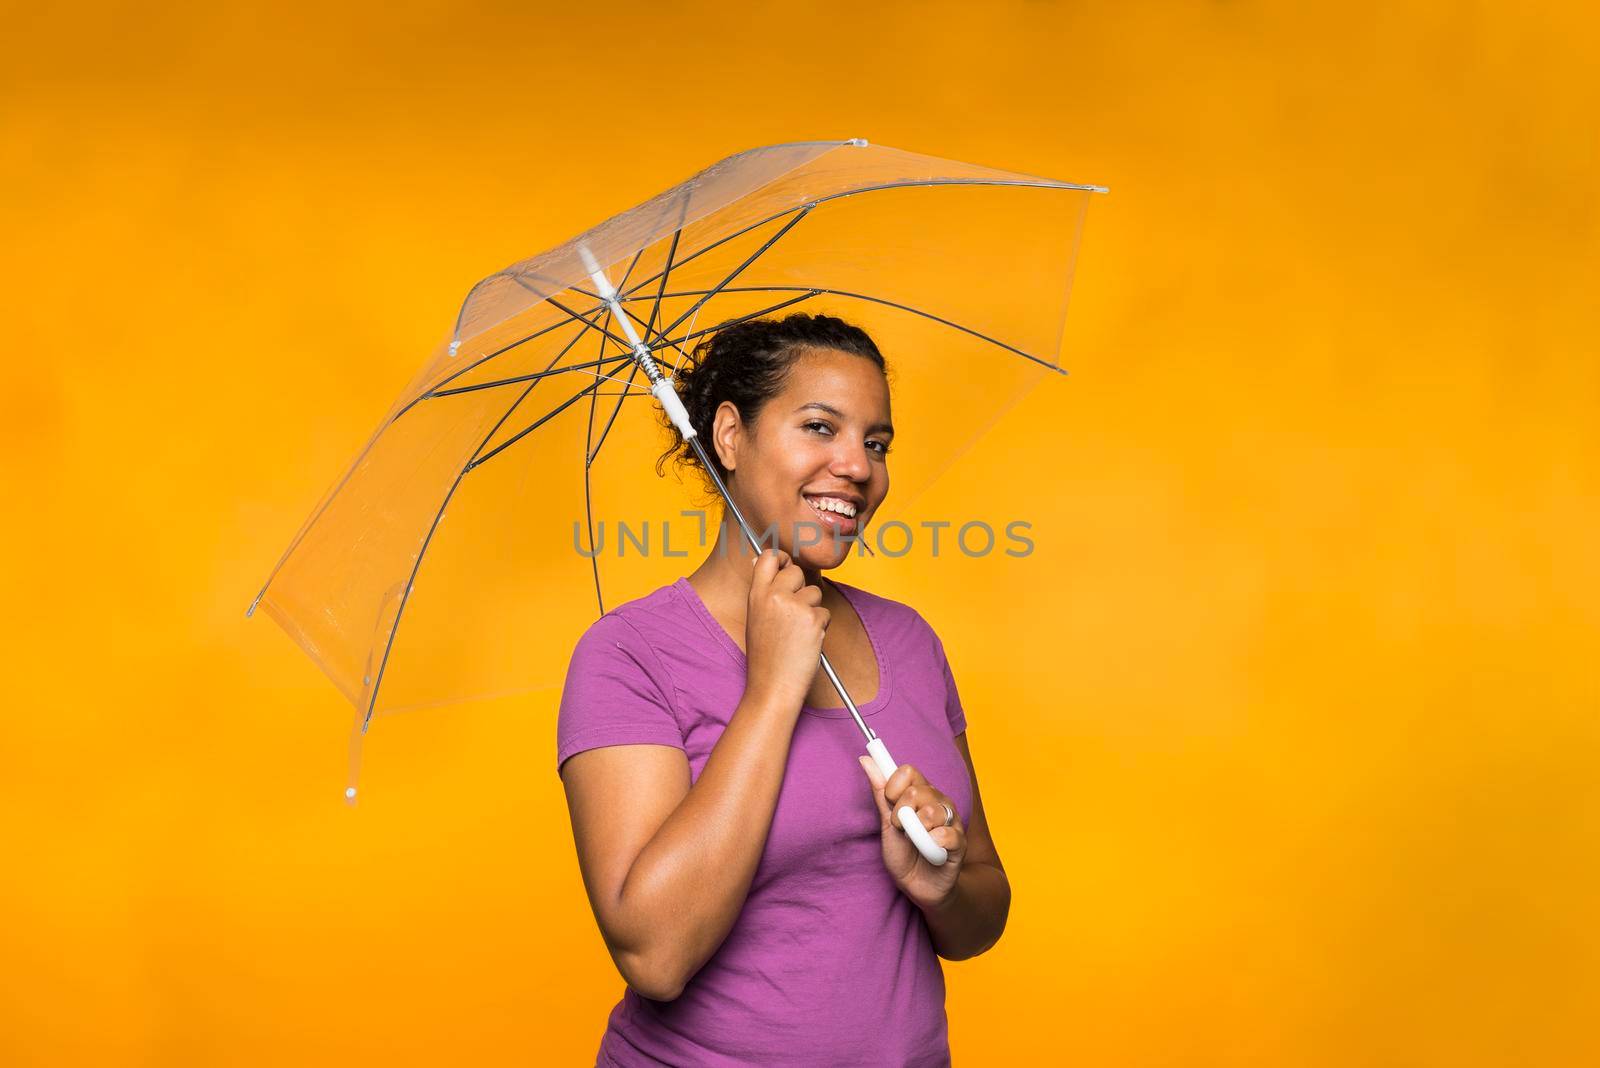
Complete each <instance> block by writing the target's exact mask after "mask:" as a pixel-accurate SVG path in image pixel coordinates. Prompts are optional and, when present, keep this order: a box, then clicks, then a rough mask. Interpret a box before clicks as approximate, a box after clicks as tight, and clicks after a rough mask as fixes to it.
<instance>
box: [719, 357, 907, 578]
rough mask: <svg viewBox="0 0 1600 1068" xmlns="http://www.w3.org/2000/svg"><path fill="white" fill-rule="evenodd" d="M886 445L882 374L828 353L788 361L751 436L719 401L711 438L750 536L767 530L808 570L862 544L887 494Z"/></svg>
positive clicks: (858, 360) (889, 432)
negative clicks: (780, 385)
mask: <svg viewBox="0 0 1600 1068" xmlns="http://www.w3.org/2000/svg"><path fill="white" fill-rule="evenodd" d="M893 437H894V429H893V427H892V426H891V420H890V418H889V383H888V380H887V379H886V378H885V377H884V373H883V371H882V370H880V369H879V367H878V365H877V364H876V363H874V362H873V361H872V360H870V359H867V358H866V357H864V356H856V355H854V354H852V353H848V352H839V351H837V350H835V349H814V350H809V351H807V352H805V353H803V354H802V355H800V356H798V357H796V359H795V361H794V363H793V365H792V366H791V367H790V370H789V375H788V378H787V380H786V381H785V382H784V385H783V388H782V389H781V390H780V391H779V392H778V393H777V395H775V396H774V397H773V398H772V399H771V400H769V401H768V402H767V403H766V405H765V407H763V408H762V409H761V411H760V413H759V414H758V416H757V418H756V422H755V426H754V427H753V428H752V427H751V426H750V425H749V424H748V423H742V422H741V421H740V420H739V418H738V410H737V409H736V408H735V407H734V406H733V404H732V403H730V402H726V401H724V402H723V404H722V407H721V408H720V409H719V410H718V412H717V416H716V422H715V426H714V429H713V439H714V441H715V444H716V447H717V451H718V454H719V456H720V457H721V459H722V462H723V464H724V466H726V467H727V468H728V470H729V472H730V477H729V479H728V491H729V492H730V493H731V494H733V498H734V500H735V501H736V502H737V503H738V505H739V509H740V511H742V512H743V513H744V517H745V519H746V520H747V521H748V522H749V523H750V526H751V528H752V529H753V530H754V531H755V533H756V535H757V536H758V537H762V536H765V535H766V532H767V531H768V530H770V529H772V528H774V527H775V528H776V530H777V532H778V544H779V545H780V546H781V547H782V548H783V550H784V551H785V552H787V553H788V554H789V555H790V556H791V557H794V558H795V559H796V560H797V561H798V562H799V563H800V566H801V567H802V568H805V569H806V570H815V571H821V570H826V569H828V568H834V567H838V566H839V564H841V563H843V562H844V559H845V557H846V556H847V555H849V553H850V552H851V551H852V550H853V549H854V543H853V542H851V541H846V540H844V539H845V538H846V537H847V536H854V537H860V536H861V534H862V532H863V531H864V530H865V529H866V526H867V523H868V521H869V520H870V519H871V517H872V514H873V513H874V512H875V511H876V510H877V508H878V506H879V505H880V504H882V503H883V499H884V497H886V496H887V495H888V493H889V464H888V460H887V453H888V451H889V442H890V441H891V440H892V439H893ZM768 544H770V540H769V541H768Z"/></svg>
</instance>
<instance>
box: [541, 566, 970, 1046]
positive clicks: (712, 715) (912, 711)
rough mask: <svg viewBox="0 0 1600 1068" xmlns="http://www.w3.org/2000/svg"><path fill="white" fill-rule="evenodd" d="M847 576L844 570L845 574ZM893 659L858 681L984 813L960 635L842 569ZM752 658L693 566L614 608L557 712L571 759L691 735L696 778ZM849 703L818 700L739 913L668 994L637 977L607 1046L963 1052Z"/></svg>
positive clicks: (941, 776)
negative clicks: (644, 992) (963, 688)
mask: <svg viewBox="0 0 1600 1068" xmlns="http://www.w3.org/2000/svg"><path fill="white" fill-rule="evenodd" d="M830 581H831V580H830ZM834 585H835V586H837V587H838V588H839V589H840V591H841V592H842V593H843V594H844V595H845V596H846V597H847V598H848V599H849V601H850V603H851V605H853V606H854V608H855V610H856V613H857V614H858V615H859V616H860V617H861V622H862V624H863V626H864V627H865V628H866V632H867V636H868V638H869V639H870V640H871V643H872V650H873V652H874V654H876V656H877V659H878V674H879V682H878V692H877V694H875V695H872V699H871V700H870V701H867V702H866V703H864V704H863V703H862V702H861V700H860V698H861V697H865V696H868V695H867V694H864V693H863V694H854V693H853V694H851V697H852V698H854V699H856V706H857V708H859V709H860V711H861V715H862V716H863V717H864V718H865V719H866V720H867V721H868V724H869V725H870V726H871V727H872V729H873V730H874V731H876V732H877V733H878V734H879V735H880V736H881V737H882V738H883V740H884V744H885V745H887V746H888V747H889V752H890V754H891V755H892V756H893V757H894V759H895V760H896V761H897V762H899V763H901V764H913V765H915V766H916V767H917V769H918V770H919V771H921V772H922V773H923V774H924V775H926V776H927V777H928V781H929V782H931V783H932V784H933V785H934V786H936V787H937V788H938V789H940V790H942V791H944V793H945V794H946V795H948V796H949V797H950V798H951V799H952V803H953V804H954V805H955V806H956V809H957V811H958V812H959V813H961V815H962V816H963V818H965V817H966V816H967V814H968V813H970V812H971V805H972V784H971V781H970V779H969V778H968V775H967V765H966V762H965V761H964V760H963V759H962V756H961V752H960V750H958V749H957V748H956V746H955V743H954V738H955V736H956V735H958V734H960V733H961V732H962V731H964V730H966V726H967V725H966V717H965V715H964V714H963V712H962V708H961V700H960V698H959V696H958V695H957V693H956V686H955V680H954V677H953V676H952V674H951V671H950V665H949V662H948V661H947V660H946V659H945V654H944V647H943V645H942V644H941V643H940V641H939V638H938V635H936V634H935V633H934V632H933V628H932V627H930V626H929V625H928V623H927V622H926V621H925V620H924V619H923V618H922V616H920V615H919V614H918V613H917V612H916V610H915V609H912V608H910V607H909V606H907V605H904V604H901V603H900V602H898V601H892V600H889V599H888V598H885V597H879V596H877V595H875V594H871V593H868V592H866V591H865V590H860V589H857V588H855V587H853V586H847V585H845V584H844V583H842V582H835V583H834ZM744 681H745V658H744V653H742V652H741V651H740V649H739V646H738V645H737V644H736V643H735V642H734V641H733V639H732V638H731V637H730V636H729V635H728V632H727V631H726V630H724V629H723V628H722V624H720V623H718V622H717V620H716V618H715V617H714V616H712V615H711V612H710V610H709V609H707V608H706V606H705V602H703V601H702V600H701V599H700V595H699V594H698V593H697V592H696V591H695V589H694V587H693V586H691V585H690V584H689V580H688V579H687V578H680V579H678V581H677V582H675V583H673V584H672V585H670V586H663V587H661V588H660V589H658V590H656V591H655V592H654V593H651V594H649V595H647V596H645V597H641V598H639V599H637V600H634V601H629V602H628V603H626V604H622V605H619V606H617V607H616V608H614V609H612V610H611V611H609V612H607V613H606V614H605V615H603V616H601V617H600V619H599V620H597V621H596V622H595V623H594V624H593V625H592V626H591V627H590V628H589V629H588V630H587V631H586V632H585V633H584V635H583V637H582V638H581V639H580V640H579V642H578V645H577V648H576V650H575V651H574V652H573V655H572V662H571V665H570V667H569V668H568V672H567V681H566V688H565V690H564V691H563V692H562V695H561V710H560V714H559V716H558V720H557V726H556V765H557V768H558V769H559V768H560V765H561V764H562V762H564V761H565V760H566V759H567V758H568V757H570V756H572V755H573V754H574V753H579V752H582V751H583V750H585V749H594V748H597V747H600V746H607V745H628V744H635V743H654V744H658V745H671V746H676V747H678V748H680V749H682V750H683V751H684V753H685V754H686V755H687V757H688V761H689V771H690V776H691V781H697V780H698V779H699V777H700V772H701V770H702V769H703V768H704V767H705V764H706V760H707V759H708V758H709V757H710V755H711V750H712V747H713V746H715V745H716V744H717V740H718V739H719V738H721V737H722V732H723V729H724V728H725V727H727V725H728V722H729V720H730V719H731V718H732V716H733V714H734V711H735V709H736V708H737V707H738V704H739V699H740V698H741V697H742V696H743V694H744ZM865 752H866V739H865V738H863V737H862V735H861V731H860V729H859V728H857V727H856V725H855V722H854V721H853V720H852V719H851V718H850V713H849V712H848V711H846V710H845V709H844V708H843V707H842V706H841V707H838V708H812V707H810V706H809V705H808V706H806V707H805V708H804V709H803V711H802V713H801V715H800V717H799V720H798V722H797V723H796V725H795V729H794V735H793V738H792V740H791V742H790V745H789V758H788V764H787V767H786V769H785V771H784V777H783V785H782V788H781V789H780V791H779V794H778V803H777V808H776V809H775V811H774V812H773V816H772V825H771V829H770V831H769V832H768V835H767V841H766V847H765V849H764V851H763V852H762V855H761V862H760V864H759V866H758V867H757V868H756V872H755V877H754V879H753V880H752V882H751V885H750V892H749V894H748V895H747V896H746V898H745V902H744V906H743V908H742V909H741V910H740V913H739V917H738V919H737V920H735V921H734V925H733V927H732V929H730V930H729V932H728V936H727V938H726V939H724V941H723V943H722V945H721V946H720V947H718V949H717V951H716V953H714V954H713V955H712V956H711V959H710V960H708V961H707V962H706V963H705V965H704V966H703V967H702V968H701V969H700V970H699V971H698V972H696V973H695V975H694V976H693V977H692V978H691V979H690V980H689V982H688V984H687V985H686V986H685V987H684V990H683V993H682V994H680V995H679V996H678V997H677V998H675V999H673V1000H672V1001H654V1000H652V999H650V998H646V997H643V996H641V995H640V994H638V993H636V992H635V991H634V990H633V989H632V988H631V987H628V988H626V989H625V992H624V994H623V997H622V1000H621V1001H620V1002H619V1003H618V1004H617V1006H616V1007H615V1008H614V1009H612V1011H611V1016H610V1018H609V1019H608V1020H607V1022H606V1031H605V1035H604V1037H603V1039H602V1040H601V1044H600V1052H599V1056H598V1060H597V1061H596V1063H597V1064H598V1065H602V1066H606V1068H612V1066H615V1068H639V1066H650V1068H656V1066H659V1065H674V1066H677V1065H693V1066H696V1068H723V1066H732V1065H739V1066H749V1065H761V1066H764V1068H782V1066H788V1065H795V1066H802V1065H803V1066H805V1068H816V1066H818V1065H830V1066H833V1065H863V1066H867V1065H870V1066H872V1068H890V1066H894V1068H901V1066H916V1068H927V1066H932V1065H948V1064H949V1063H950V1046H949V1038H948V1030H947V1023H946V1018H945V1009H944V999H945V987H944V972H943V970H942V968H941V965H940V962H939V957H938V955H937V954H936V953H935V952H934V949H933V942H932V938H931V936H930V935H929V933H928V927H927V923H926V921H925V920H924V919H923V917H922V913H921V912H920V911H919V910H918V909H917V907H916V906H915V905H913V904H912V903H911V901H910V899H908V898H907V897H906V896H905V895H904V894H902V893H901V892H900V891H899V890H898V889H897V888H896V887H895V885H894V882H893V880H892V879H890V877H889V873H888V872H887V871H885V870H884V867H883V853H882V846H881V844H880V842H879V832H878V826H879V817H878V810H877V808H876V806H875V804H874V802H873V798H872V793H871V785H870V783H869V782H868V781H867V776H866V773H865V772H864V771H862V769H861V765H860V764H859V763H858V762H857V760H856V758H857V756H858V755H861V754H864V753H865Z"/></svg>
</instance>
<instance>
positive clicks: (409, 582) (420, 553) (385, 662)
mask: <svg viewBox="0 0 1600 1068" xmlns="http://www.w3.org/2000/svg"><path fill="white" fill-rule="evenodd" d="M586 333H587V331H584V330H580V331H578V333H576V334H575V335H573V337H572V340H570V341H568V342H567V343H566V345H565V346H563V347H562V349H561V351H560V352H558V353H556V355H555V357H554V359H552V360H551V361H550V365H551V366H554V364H555V362H556V360H559V359H561V357H563V356H565V355H566V354H567V353H568V352H569V351H570V350H571V349H572V346H574V345H576V344H577V343H578V342H579V341H580V340H581V339H582V338H583V337H584V335H585V334H586ZM538 384H539V383H538V381H537V380H535V381H532V382H529V383H528V388H527V389H525V390H523V391H522V392H521V393H520V394H519V395H518V396H517V399H516V400H514V401H512V402H511V405H510V406H509V407H508V408H506V410H505V414H503V415H502V416H500V418H499V419H498V420H496V421H495V424H494V426H493V427H491V428H490V429H489V433H488V434H486V435H484V439H483V440H482V441H481V442H479V443H478V447H477V448H476V449H474V450H473V452H472V457H473V458H472V459H470V460H468V461H467V464H466V466H465V467H463V468H462V469H461V470H460V471H458V472H456V477H455V481H454V482H452V483H450V490H449V492H447V493H446V494H445V495H444V500H443V501H441V502H440V503H439V509H438V511H436V512H434V513H433V522H432V523H431V524H429V526H428V533H427V535H426V536H425V537H424V538H423V539H422V547H421V548H419V549H418V550H417V558H416V560H415V561H413V562H412V564H411V575H410V576H409V577H408V578H407V579H406V587H405V592H404V593H402V594H401V595H400V606H399V607H398V608H396V609H395V613H394V623H393V624H391V625H390V627H389V639H388V641H387V642H385V643H384V647H383V659H382V660H381V661H380V662H379V663H378V675H377V678H376V679H375V680H373V683H372V695H371V697H370V698H369V699H368V701H367V713H366V715H365V716H364V717H362V720H361V733H363V734H365V733H366V731H367V725H368V724H370V723H371V722H372V713H373V710H374V709H376V708H377V707H378V690H379V688H380V687H381V686H382V685H383V673H384V671H385V670H386V669H387V668H388V666H389V654H390V652H392V651H393V649H394V638H395V635H396V634H398V633H400V619H401V617H402V616H404V615H405V611H406V605H407V604H408V603H410V601H411V588H412V586H413V585H414V584H415V583H416V581H417V572H418V571H419V570H421V568H422V560H423V558H424V557H425V556H427V554H428V546H429V545H431V544H433V535H434V532H435V531H437V530H438V529H439V521H440V520H441V519H443V518H444V511H445V509H446V508H448V507H449V506H450V501H451V498H453V497H454V496H455V495H456V490H457V489H458V488H460V486H461V480H462V479H464V478H465V477H466V475H467V472H468V471H471V470H472V469H473V468H474V467H476V466H477V465H478V464H479V463H481V462H483V460H486V459H488V456H484V457H481V458H480V457H479V456H478V454H479V453H481V452H482V451H483V447H484V446H485V445H487V444H489V442H491V441H493V440H494V436H495V434H497V433H499V431H500V428H501V427H502V426H504V425H505V422H506V420H507V419H510V418H511V414H512V413H513V412H515V411H516V410H517V407H518V406H519V405H521V404H522V402H523V401H524V400H525V399H526V398H527V396H528V394H530V393H532V392H533V390H534V387H535V386H537V385H538ZM598 385H599V380H598V379H597V380H596V381H595V383H594V384H593V385H589V386H585V387H584V389H585V390H588V389H593V388H595V387H596V386H598ZM582 395H583V394H582V393H581V392H580V393H579V394H578V395H577V396H576V397H573V398H572V400H577V399H578V397H581V396H582ZM572 400H569V401H566V402H565V403H563V404H562V405H561V407H560V408H557V409H556V411H555V412H551V413H550V415H555V414H556V412H559V411H561V410H562V409H564V408H566V407H567V405H569V404H571V403H572ZM549 417H550V416H545V417H544V418H545V419H548V418H549ZM543 421H544V419H540V420H539V422H543ZM537 425H538V423H535V424H534V426H537ZM529 429H532V428H529ZM527 432H528V431H526V430H525V431H523V432H522V433H520V434H518V435H517V438H520V437H522V436H523V434H526V433H527ZM517 438H512V439H511V441H515V440H517ZM505 444H506V445H509V444H511V442H510V441H508V442H506V443H505ZM504 447H505V446H504V445H502V446H501V448H504ZM494 451H495V452H499V451H500V449H495V450H494ZM489 455H490V456H492V455H494V453H490V454H489ZM369 662H370V661H369Z"/></svg>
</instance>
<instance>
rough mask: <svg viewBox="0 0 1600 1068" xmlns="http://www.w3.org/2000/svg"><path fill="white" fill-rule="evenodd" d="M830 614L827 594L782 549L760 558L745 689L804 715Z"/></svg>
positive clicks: (748, 620)
mask: <svg viewBox="0 0 1600 1068" xmlns="http://www.w3.org/2000/svg"><path fill="white" fill-rule="evenodd" d="M828 618H829V613H828V610H827V609H826V608H823V607H822V590H821V588H820V587H817V586H809V585H807V584H806V576H805V572H804V571H802V570H801V569H800V565H799V564H796V563H794V562H793V561H791V560H790V559H789V554H788V553H786V552H784V551H783V550H782V549H778V548H772V549H768V550H767V551H765V552H763V553H762V554H761V555H760V556H758V557H756V558H755V572H754V574H753V575H752V576H751V580H750V604H749V607H748V609H747V611H746V613H745V623H744V644H745V663H746V665H747V666H746V675H745V690H746V692H752V691H753V692H755V693H758V694H762V695H764V696H765V697H767V698H768V699H770V700H773V701H776V702H777V703H778V704H779V705H780V707H783V708H786V709H788V708H792V709H793V710H794V711H796V712H799V711H800V706H801V705H803V704H804V703H805V699H806V694H807V693H809V692H810V690H811V683H812V682H813V681H814V680H815V679H816V676H817V669H818V662H817V661H818V657H820V656H821V654H822V636H823V633H824V632H825V631H826V630H827V629H828Z"/></svg>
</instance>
